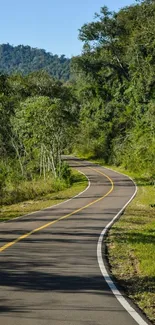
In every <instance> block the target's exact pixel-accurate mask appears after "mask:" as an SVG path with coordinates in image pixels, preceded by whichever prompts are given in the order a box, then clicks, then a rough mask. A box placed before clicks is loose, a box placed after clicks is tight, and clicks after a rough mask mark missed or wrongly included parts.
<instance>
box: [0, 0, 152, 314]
mask: <svg viewBox="0 0 155 325" xmlns="http://www.w3.org/2000/svg"><path fill="white" fill-rule="evenodd" d="M154 35H155V2H154V0H143V1H136V4H135V5H131V6H129V7H125V8H123V9H121V10H120V11H119V12H117V13H115V12H110V11H109V10H108V8H107V7H103V8H101V10H100V14H96V18H95V21H93V22H91V23H88V24H85V25H84V26H83V27H82V28H81V29H80V33H79V38H80V39H81V40H82V41H83V42H84V47H83V52H82V55H80V56H78V57H74V58H73V59H72V63H71V64H72V71H73V74H74V78H72V80H70V81H69V82H66V83H65V84H63V83H62V82H61V81H60V79H62V80H68V78H69V67H70V61H69V60H67V59H66V58H65V57H64V56H61V57H60V58H59V57H58V56H53V55H51V54H49V53H46V52H45V51H44V50H38V49H31V48H30V47H28V46H27V47H25V46H18V47H14V48H13V47H11V46H10V45H9V44H7V45H5V44H3V45H1V46H0V59H1V60H0V61H1V66H0V70H1V72H2V73H1V75H0V120H1V124H0V204H1V213H2V214H1V217H2V218H6V219H7V218H10V216H11V211H12V216H15V214H14V212H13V211H14V209H17V210H16V211H17V214H21V213H22V212H21V210H20V208H19V205H18V207H17V206H12V204H16V203H17V202H21V201H25V200H31V199H33V200H34V199H35V200H39V202H40V200H41V197H44V198H45V199H46V198H47V197H48V195H49V196H50V199H51V195H52V196H53V195H54V197H55V193H56V191H58V190H61V189H64V188H67V187H69V186H71V184H72V176H71V171H70V169H69V167H68V166H67V165H66V164H64V163H63V161H62V158H61V157H62V153H64V152H73V151H74V152H75V153H77V154H78V155H87V157H89V158H94V159H97V160H98V159H99V160H100V161H101V160H102V162H103V163H104V164H111V165H112V164H113V165H115V166H123V168H124V169H125V170H128V171H130V172H132V173H134V175H135V174H136V173H138V174H139V180H138V182H139V185H140V189H139V194H138V196H137V199H136V200H135V201H134V202H133V203H132V205H131V206H130V207H129V208H128V210H127V212H126V214H125V215H124V217H123V218H122V219H121V221H120V222H119V223H118V224H117V225H116V226H114V228H113V230H112V231H111V233H110V239H109V248H110V261H111V263H112V260H113V261H114V264H113V267H114V268H113V272H114V273H115V275H116V276H117V277H118V276H119V278H121V279H123V281H124V282H125V286H126V287H127V289H128V292H129V294H130V295H131V296H132V297H134V299H136V301H137V302H138V303H139V305H140V306H141V307H142V308H143V309H144V311H145V312H147V314H148V315H149V317H150V318H151V319H153V317H154V316H153V311H152V309H153V308H152V306H153V304H154V302H153V299H154V296H153V293H152V290H153V286H154V277H153V271H154V264H153V260H154V259H153V256H154V255H153V254H154V251H153V239H154V237H153V235H154V234H153V225H154V220H153V218H154V208H155V202H154V199H153V195H154V184H155V78H154V76H155V50H154V49H155V38H154ZM12 73H13V74H12ZM19 73H20V74H19ZM51 75H52V76H56V77H57V80H56V79H54V78H53V77H51ZM58 79H59V80H58ZM38 184H40V185H41V190H39V191H38V187H40V185H39V186H38ZM45 184H46V185H45ZM66 191H68V189H67V190H66ZM49 193H50V194H49ZM51 193H53V194H51ZM63 193H64V192H63ZM9 204H11V208H10V207H9ZM6 205H8V207H6ZM20 205H21V203H20ZM23 205H24V206H25V205H27V204H26V203H24V204H23V203H22V207H23ZM29 205H30V204H28V205H27V206H29ZM48 205H49V203H48ZM32 206H33V208H32V209H36V208H35V206H34V205H32ZM45 206H46V205H45ZM45 206H44V204H43V205H39V204H38V205H37V209H39V208H42V207H45ZM9 209H10V210H9ZM7 211H8V212H7ZM27 211H28V212H29V211H32V210H31V209H30V210H29V208H28V210H24V207H23V212H24V213H25V212H27ZM122 242H123V243H125V246H124V245H122ZM150 256H152V261H151V263H150V260H149V259H150ZM148 288H149V290H148ZM146 301H147V306H146V305H145V303H146Z"/></svg>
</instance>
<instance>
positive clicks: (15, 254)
mask: <svg viewBox="0 0 155 325" xmlns="http://www.w3.org/2000/svg"><path fill="white" fill-rule="evenodd" d="M69 163H70V164H71V165H72V167H76V168H77V169H78V170H80V171H81V172H83V173H85V174H86V175H87V177H88V178H89V187H88V188H87V190H86V191H84V192H83V193H81V194H80V195H79V196H77V197H75V198H73V199H71V200H69V201H67V202H64V203H62V204H60V205H57V206H54V207H51V208H49V209H46V210H44V211H39V212H36V213H34V214H31V215H28V216H25V217H21V218H19V219H16V220H13V221H10V222H8V223H1V224H0V241H1V243H0V246H1V248H0V265H1V267H0V292H1V298H0V325H49V324H52V325H86V324H88V325H136V324H137V323H138V324H140V325H144V324H149V322H148V321H147V320H146V319H145V318H144V316H143V315H141V314H140V312H139V311H138V310H137V312H134V311H133V309H132V307H134V306H131V308H130V313H131V314H133V317H134V318H133V317H132V316H131V315H130V314H129V312H128V311H127V310H126V309H125V308H124V306H123V305H122V304H121V303H120V302H121V301H120V302H119V301H118V299H116V297H115V295H114V293H115V292H114V293H113V292H112V291H111V289H110V288H109V286H108V284H107V282H108V281H109V278H108V275H106V274H105V278H104V276H103V275H104V272H105V271H104V269H103V268H104V266H105V267H107V265H106V259H105V247H104V242H103V244H102V239H104V238H102V236H101V237H100V234H101V232H102V230H103V228H104V227H106V226H107V224H108V223H109V222H110V221H111V220H112V219H113V218H114V217H115V216H116V215H117V213H118V212H119V211H120V210H121V208H122V207H123V206H124V205H125V204H126V203H127V202H128V201H129V199H130V198H131V197H132V196H133V194H134V192H135V186H134V184H133V182H132V181H131V180H130V179H129V178H128V177H127V176H124V175H120V174H118V173H116V172H113V171H110V170H108V169H104V168H103V167H100V166H96V165H94V164H90V163H88V162H84V161H79V160H77V159H73V158H70V159H69ZM99 238H100V241H98V240H99ZM101 244H102V252H103V260H102V256H99V254H100V252H99V250H100V248H101ZM99 245H100V247H99ZM97 250H98V251H97ZM102 263H103V264H104V266H103V265H101V264H102ZM100 268H101V269H100ZM105 280H106V281H107V282H106V281H105ZM112 285H113V284H112ZM114 291H115V288H114ZM119 295H120V294H119ZM120 297H121V299H122V298H123V297H122V296H120ZM127 306H128V302H127ZM134 308H135V307H134ZM127 309H128V307H127ZM135 316H137V317H138V318H136V317H135Z"/></svg>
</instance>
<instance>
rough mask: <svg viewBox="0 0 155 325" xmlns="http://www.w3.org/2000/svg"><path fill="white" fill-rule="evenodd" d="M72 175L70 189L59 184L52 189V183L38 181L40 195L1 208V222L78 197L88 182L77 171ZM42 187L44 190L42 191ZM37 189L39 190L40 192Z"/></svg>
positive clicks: (36, 185)
mask: <svg viewBox="0 0 155 325" xmlns="http://www.w3.org/2000/svg"><path fill="white" fill-rule="evenodd" d="M72 173H73V177H72V185H71V186H70V187H65V186H64V188H63V186H62V184H59V185H60V186H58V184H57V187H52V186H51V183H50V181H49V182H46V183H45V182H43V181H40V184H39V181H38V182H37V183H36V184H35V190H36V192H35V193H38V195H35V198H34V199H29V200H24V201H21V202H19V203H16V204H10V205H8V204H7V205H3V206H1V207H0V221H7V220H9V219H13V218H16V217H19V216H22V215H25V214H28V213H31V212H35V211H38V210H42V209H45V208H47V207H50V206H52V205H55V204H58V203H61V202H62V201H64V200H67V199H69V198H71V197H73V196H75V195H77V194H78V193H79V192H81V191H83V190H84V189H85V188H86V187H87V183H88V181H87V178H86V177H85V176H84V175H82V174H80V173H78V172H76V171H73V172H72ZM43 184H44V185H43ZM42 185H43V188H42V189H41V186H42ZM36 187H37V188H38V192H37V189H36ZM24 190H25V189H24ZM25 191H26V190H25Z"/></svg>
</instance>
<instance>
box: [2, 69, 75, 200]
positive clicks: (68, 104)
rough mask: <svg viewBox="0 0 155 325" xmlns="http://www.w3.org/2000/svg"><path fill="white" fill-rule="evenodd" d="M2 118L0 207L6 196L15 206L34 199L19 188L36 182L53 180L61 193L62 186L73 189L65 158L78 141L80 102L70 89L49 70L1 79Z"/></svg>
mask: <svg viewBox="0 0 155 325" xmlns="http://www.w3.org/2000/svg"><path fill="white" fill-rule="evenodd" d="M0 118H1V125H0V153H1V158H0V194H1V199H2V200H1V202H4V201H5V197H6V196H7V193H14V194H15V193H16V194H15V195H14V198H12V199H13V202H14V200H15V201H16V200H21V198H23V199H24V198H26V196H25V195H28V197H29V194H28V192H29V191H28V190H27V194H26V192H24V194H22V193H23V191H22V190H20V191H17V189H18V188H19V187H20V184H22V182H24V181H25V182H26V181H32V182H33V181H34V179H36V177H40V179H42V178H43V179H44V182H46V181H47V179H48V178H49V177H54V178H55V179H56V181H55V182H56V183H55V184H56V186H57V190H58V189H59V187H60V186H62V183H63V182H64V183H65V184H66V185H67V186H69V185H70V183H71V175H70V170H69V167H68V166H66V165H65V164H64V163H63V162H62V153H63V151H64V150H66V149H67V147H69V146H70V140H71V139H72V138H73V137H74V128H75V127H76V125H77V121H78V102H77V100H76V98H75V96H74V94H73V93H72V91H71V88H70V87H69V86H64V85H63V84H62V83H61V82H60V81H56V80H54V79H53V78H51V77H50V75H49V74H48V73H47V72H44V71H38V72H33V73H31V74H29V75H28V76H21V75H11V76H6V75H1V76H0ZM59 185H60V186H59ZM5 188H6V191H5ZM34 195H35V194H34ZM11 197H12V195H11ZM12 199H10V200H12ZM10 202H11V201H10Z"/></svg>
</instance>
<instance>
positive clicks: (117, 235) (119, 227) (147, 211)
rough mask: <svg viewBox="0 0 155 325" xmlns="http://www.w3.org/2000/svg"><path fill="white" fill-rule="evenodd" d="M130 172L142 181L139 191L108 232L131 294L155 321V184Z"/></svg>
mask: <svg viewBox="0 0 155 325" xmlns="http://www.w3.org/2000/svg"><path fill="white" fill-rule="evenodd" d="M117 170H119V171H122V169H120V168H117ZM130 175H131V176H133V177H134V178H135V180H136V182H137V184H138V185H139V186H138V194H137V196H136V198H135V199H134V201H132V203H131V204H130V205H129V206H128V208H127V209H126V210H125V213H124V215H123V216H121V218H120V220H119V221H118V222H117V223H116V224H115V225H114V226H113V227H112V229H111V230H110V232H109V234H108V238H107V247H108V256H109V262H110V265H111V271H112V273H113V275H114V276H115V277H116V278H117V280H119V282H120V284H121V285H122V287H124V289H125V291H126V293H127V294H128V296H130V297H131V298H132V299H133V300H134V301H135V303H136V304H138V306H139V307H140V308H141V309H142V310H143V311H144V313H146V315H147V316H148V317H149V319H150V320H151V321H152V322H153V324H155V323H154V321H155V309H154V306H155V294H154V292H155V277H154V275H155V258H154V257H155V249H154V245H155V232H154V228H155V209H154V208H155V187H154V186H150V185H148V183H147V181H145V179H141V178H140V177H139V175H135V174H133V173H131V174H130Z"/></svg>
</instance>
